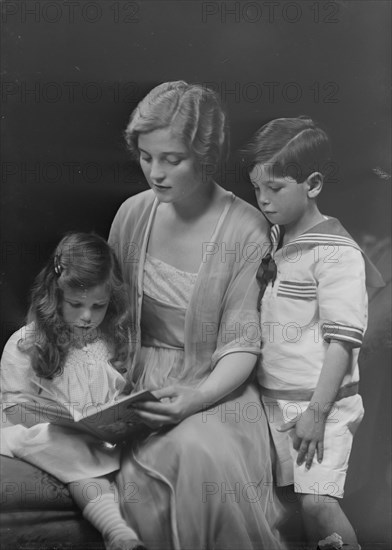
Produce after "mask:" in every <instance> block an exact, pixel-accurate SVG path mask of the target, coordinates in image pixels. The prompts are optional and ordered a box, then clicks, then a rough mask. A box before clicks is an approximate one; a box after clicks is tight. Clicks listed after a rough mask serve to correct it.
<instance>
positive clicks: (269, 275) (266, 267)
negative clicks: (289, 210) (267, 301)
mask: <svg viewBox="0 0 392 550" xmlns="http://www.w3.org/2000/svg"><path fill="white" fill-rule="evenodd" d="M282 237H283V232H282V231H281V228H280V226H279V225H277V224H276V225H273V226H272V227H271V229H270V248H269V251H268V253H267V254H266V255H265V256H264V258H263V259H262V260H261V263H260V265H259V269H258V270H257V273H256V279H257V282H258V284H259V287H260V291H259V297H258V299H257V311H260V309H261V300H262V299H263V296H264V292H265V289H266V288H267V286H268V284H269V283H270V282H272V284H274V282H275V279H276V274H277V267H276V263H275V260H274V255H275V252H276V250H277V248H278V247H279V244H280V240H281V238H282Z"/></svg>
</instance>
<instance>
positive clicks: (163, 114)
mask: <svg viewBox="0 0 392 550" xmlns="http://www.w3.org/2000/svg"><path fill="white" fill-rule="evenodd" d="M163 128H171V129H172V130H173V132H174V133H175V134H176V135H179V136H180V138H181V139H182V140H183V142H184V144H185V145H186V147H187V148H188V150H189V151H190V152H191V153H192V154H193V155H194V157H195V159H196V162H197V163H198V165H199V166H200V167H204V168H206V167H208V171H207V172H206V173H208V174H213V173H215V172H216V171H217V168H218V165H219V162H220V161H221V160H225V159H226V157H227V153H228V146H229V130H228V125H227V117H226V114H225V112H224V110H223V107H222V104H221V101H220V99H219V96H218V95H217V94H216V93H215V92H214V91H213V90H211V89H209V88H207V87H204V86H201V85H200V84H187V83H186V82H184V81H183V80H178V81H175V82H164V83H163V84H160V85H159V86H156V87H155V88H153V89H152V90H151V91H150V92H149V93H148V94H147V95H146V97H145V98H144V99H142V101H140V103H139V104H138V106H137V107H136V109H135V110H134V111H133V113H132V115H131V118H130V121H129V124H128V126H127V128H126V130H125V139H126V142H127V144H128V148H129V150H130V152H131V154H132V156H133V157H134V158H135V160H139V149H138V138H139V134H143V133H149V132H152V131H154V130H159V129H163Z"/></svg>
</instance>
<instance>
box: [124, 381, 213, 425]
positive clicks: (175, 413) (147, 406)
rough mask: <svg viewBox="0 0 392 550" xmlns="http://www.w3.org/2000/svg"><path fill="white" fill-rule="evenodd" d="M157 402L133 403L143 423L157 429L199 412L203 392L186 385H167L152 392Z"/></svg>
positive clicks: (202, 401)
mask: <svg viewBox="0 0 392 550" xmlns="http://www.w3.org/2000/svg"><path fill="white" fill-rule="evenodd" d="M152 393H153V394H154V395H155V397H156V398H157V399H159V400H160V401H159V402H156V401H144V402H141V403H135V405H133V409H134V411H135V415H136V416H137V417H138V418H139V419H140V421H141V422H143V424H146V425H147V426H149V427H150V428H153V429H158V428H162V427H163V426H169V425H172V424H178V423H179V422H181V420H184V418H187V417H188V416H191V415H192V414H195V413H197V412H199V411H200V410H201V409H202V408H203V405H204V398H203V393H202V392H201V391H200V390H198V389H195V388H189V387H186V386H169V387H167V388H163V389H161V390H156V391H153V392H152Z"/></svg>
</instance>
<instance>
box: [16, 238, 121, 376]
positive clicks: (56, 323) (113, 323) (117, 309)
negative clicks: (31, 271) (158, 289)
mask: <svg viewBox="0 0 392 550" xmlns="http://www.w3.org/2000/svg"><path fill="white" fill-rule="evenodd" d="M103 284H107V285H108V289H109V291H110V300H109V305H108V309H107V312H106V315H105V318H104V320H103V321H102V323H101V324H100V326H99V332H100V334H101V335H102V338H104V339H105V341H106V342H107V344H108V346H109V348H110V349H111V350H113V355H112V357H111V363H112V364H113V366H115V367H116V368H119V367H120V366H122V365H124V364H125V362H126V361H127V358H128V355H129V343H130V336H129V335H130V316H129V295H128V292H127V288H126V285H125V283H124V281H123V278H122V274H121V268H120V265H119V263H118V261H117V258H116V256H115V254H114V252H113V250H112V249H111V248H110V246H109V245H108V243H107V242H106V241H105V240H104V239H103V238H101V237H99V236H98V235H96V234H94V233H69V234H67V235H66V236H65V237H64V238H63V239H62V240H61V241H60V243H59V244H58V245H57V247H56V249H55V251H54V253H53V254H52V256H51V257H50V259H49V261H48V263H47V265H46V266H45V267H44V269H43V270H42V271H41V272H40V273H39V275H38V276H37V277H36V279H35V282H34V285H33V288H32V291H31V305H30V309H29V312H28V322H29V323H34V330H33V331H29V336H27V338H26V339H25V340H20V341H19V342H18V346H19V348H20V349H21V351H24V352H25V353H28V354H29V355H30V357H31V360H32V367H33V369H34V371H35V372H36V373H37V375H38V376H40V377H42V378H48V379H52V378H53V377H55V376H59V375H60V374H61V373H62V372H63V368H64V362H65V358H66V356H67V353H68V351H69V350H70V348H72V347H73V345H74V344H75V340H74V334H73V332H72V329H71V328H70V327H69V326H68V325H67V324H66V323H65V322H64V320H63V316H62V304H63V290H64V289H65V288H69V289H72V290H76V289H77V290H80V289H81V288H82V289H84V290H88V289H91V288H93V287H95V286H98V285H103Z"/></svg>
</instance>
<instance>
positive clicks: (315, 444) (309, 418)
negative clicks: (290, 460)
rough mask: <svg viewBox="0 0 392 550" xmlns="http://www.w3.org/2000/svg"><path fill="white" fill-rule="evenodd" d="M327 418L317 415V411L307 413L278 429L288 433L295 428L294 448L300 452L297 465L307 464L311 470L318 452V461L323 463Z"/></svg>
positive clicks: (308, 410)
mask: <svg viewBox="0 0 392 550" xmlns="http://www.w3.org/2000/svg"><path fill="white" fill-rule="evenodd" d="M325 420H326V418H325V417H324V416H322V415H316V414H315V411H312V410H310V409H306V411H305V412H304V413H303V414H301V415H300V416H297V417H296V418H294V419H293V420H291V421H290V422H287V423H285V424H283V425H282V426H280V427H279V428H278V431H279V432H287V431H289V430H291V429H293V428H294V433H293V447H294V449H295V450H296V451H298V456H297V464H298V465H299V466H300V465H301V464H303V462H305V467H306V469H307V470H309V469H310V467H311V466H312V462H313V457H314V455H315V453H316V452H317V461H318V462H322V460H323V455H324V431H325Z"/></svg>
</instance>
